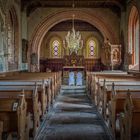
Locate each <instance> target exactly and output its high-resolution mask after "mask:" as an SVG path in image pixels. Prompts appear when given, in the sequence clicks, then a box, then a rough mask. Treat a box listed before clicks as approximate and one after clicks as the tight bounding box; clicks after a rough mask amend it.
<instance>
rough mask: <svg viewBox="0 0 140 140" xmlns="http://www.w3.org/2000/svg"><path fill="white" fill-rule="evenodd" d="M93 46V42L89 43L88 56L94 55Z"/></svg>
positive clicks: (94, 44)
mask: <svg viewBox="0 0 140 140" xmlns="http://www.w3.org/2000/svg"><path fill="white" fill-rule="evenodd" d="M95 46H96V43H95V41H94V40H90V41H89V56H94V55H95Z"/></svg>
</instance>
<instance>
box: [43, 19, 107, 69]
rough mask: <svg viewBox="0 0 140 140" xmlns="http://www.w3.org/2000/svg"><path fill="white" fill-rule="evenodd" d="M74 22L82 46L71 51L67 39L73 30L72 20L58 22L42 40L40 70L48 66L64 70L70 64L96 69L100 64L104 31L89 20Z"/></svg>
mask: <svg viewBox="0 0 140 140" xmlns="http://www.w3.org/2000/svg"><path fill="white" fill-rule="evenodd" d="M74 23H75V25H74V26H75V32H76V34H79V35H80V36H81V39H80V46H79V47H80V48H79V49H78V51H77V52H73V53H76V54H73V53H71V51H70V49H69V47H68V44H67V41H66V37H67V35H68V33H69V32H71V30H72V20H67V21H63V22H61V23H58V24H57V25H55V26H54V27H52V28H51V29H50V30H49V31H48V33H46V35H45V37H44V39H43V41H42V44H41V48H40V71H45V70H46V69H47V68H49V69H51V70H54V71H57V70H62V68H63V66H70V65H76V66H83V67H86V69H87V70H93V69H96V67H97V66H96V64H100V60H101V59H100V56H101V55H100V53H101V52H100V50H101V49H100V48H101V47H102V46H103V44H102V43H101V42H103V40H104V37H103V35H102V33H101V32H100V31H99V30H98V29H97V28H96V27H95V26H93V25H91V24H89V23H88V22H84V21H82V20H75V21H74ZM71 33H72V32H71ZM76 41H77V40H76ZM73 43H74V42H73ZM73 45H74V44H73Z"/></svg>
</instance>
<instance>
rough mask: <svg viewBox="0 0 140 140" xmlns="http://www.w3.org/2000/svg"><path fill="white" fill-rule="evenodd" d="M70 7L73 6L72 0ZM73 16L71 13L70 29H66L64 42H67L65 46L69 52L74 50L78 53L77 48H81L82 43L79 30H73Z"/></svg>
mask: <svg viewBox="0 0 140 140" xmlns="http://www.w3.org/2000/svg"><path fill="white" fill-rule="evenodd" d="M72 7H73V8H74V7H75V5H74V0H73V4H72ZM74 18H75V15H74V14H73V15H72V30H71V31H68V33H67V35H66V37H65V39H66V43H67V47H68V48H69V51H70V54H72V53H73V52H75V53H76V54H77V53H78V50H79V49H80V48H82V43H81V34H80V32H79V31H75V28H74Z"/></svg>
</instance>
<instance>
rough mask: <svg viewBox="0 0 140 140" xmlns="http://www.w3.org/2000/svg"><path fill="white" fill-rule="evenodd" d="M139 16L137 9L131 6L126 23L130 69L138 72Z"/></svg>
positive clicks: (139, 50)
mask: <svg viewBox="0 0 140 140" xmlns="http://www.w3.org/2000/svg"><path fill="white" fill-rule="evenodd" d="M139 17H140V15H139V13H138V9H137V8H136V7H135V6H133V7H132V8H131V12H130V15H129V23H128V51H129V54H131V64H130V65H129V68H130V69H135V70H136V69H137V70H139V57H140V56H139V52H140V48H139V47H140V41H139V38H140V19H139Z"/></svg>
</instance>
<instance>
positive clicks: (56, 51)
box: [51, 38, 61, 58]
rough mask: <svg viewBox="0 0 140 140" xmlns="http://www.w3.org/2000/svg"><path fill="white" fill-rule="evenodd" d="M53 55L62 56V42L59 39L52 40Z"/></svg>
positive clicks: (53, 56) (55, 56) (54, 56)
mask: <svg viewBox="0 0 140 140" xmlns="http://www.w3.org/2000/svg"><path fill="white" fill-rule="evenodd" d="M51 57H52V58H60V57H61V42H60V40H59V39H56V38H55V39H54V38H53V39H52V40H51Z"/></svg>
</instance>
